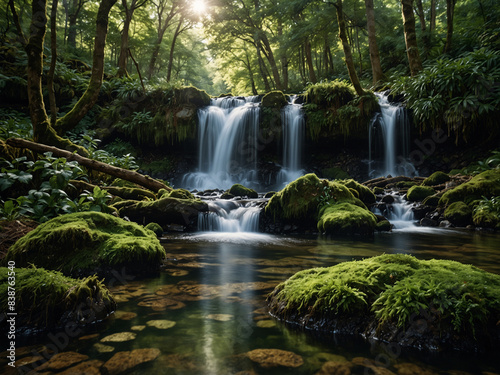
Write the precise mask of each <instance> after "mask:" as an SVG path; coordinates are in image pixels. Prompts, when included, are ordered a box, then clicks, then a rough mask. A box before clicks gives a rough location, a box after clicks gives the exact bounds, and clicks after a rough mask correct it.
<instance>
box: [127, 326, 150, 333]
mask: <svg viewBox="0 0 500 375" xmlns="http://www.w3.org/2000/svg"><path fill="white" fill-rule="evenodd" d="M144 328H146V326H132V327H130V329H131V330H132V331H139V332H140V331H142V330H143V329H144Z"/></svg>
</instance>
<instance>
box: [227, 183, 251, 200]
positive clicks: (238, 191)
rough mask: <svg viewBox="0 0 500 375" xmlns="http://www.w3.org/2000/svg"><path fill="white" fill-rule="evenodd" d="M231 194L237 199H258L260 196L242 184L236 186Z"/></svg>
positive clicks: (232, 187) (231, 189) (230, 190)
mask: <svg viewBox="0 0 500 375" xmlns="http://www.w3.org/2000/svg"><path fill="white" fill-rule="evenodd" d="M228 193H229V194H232V195H234V196H237V197H248V198H258V197H259V194H257V192H256V191H255V190H253V189H249V188H247V187H245V186H243V185H241V184H234V185H233V186H231V188H230V189H229V190H228Z"/></svg>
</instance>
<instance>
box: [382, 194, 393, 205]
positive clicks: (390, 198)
mask: <svg viewBox="0 0 500 375" xmlns="http://www.w3.org/2000/svg"><path fill="white" fill-rule="evenodd" d="M382 202H384V203H388V204H390V203H394V197H393V196H392V195H386V196H384V197H383V198H382Z"/></svg>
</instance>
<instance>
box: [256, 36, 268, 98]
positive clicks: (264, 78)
mask: <svg viewBox="0 0 500 375" xmlns="http://www.w3.org/2000/svg"><path fill="white" fill-rule="evenodd" d="M255 47H256V48H257V59H258V61H259V70H260V76H261V77H262V82H264V90H265V91H266V92H269V91H271V85H270V84H269V80H268V79H267V73H266V64H265V63H264V59H263V58H262V52H261V51H262V47H261V45H260V43H256V44H255Z"/></svg>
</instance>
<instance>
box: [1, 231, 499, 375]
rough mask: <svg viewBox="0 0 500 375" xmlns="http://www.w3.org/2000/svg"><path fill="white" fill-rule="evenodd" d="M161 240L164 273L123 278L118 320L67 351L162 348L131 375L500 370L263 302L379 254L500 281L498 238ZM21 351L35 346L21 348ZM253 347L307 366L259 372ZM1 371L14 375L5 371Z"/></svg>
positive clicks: (243, 235)
mask: <svg viewBox="0 0 500 375" xmlns="http://www.w3.org/2000/svg"><path fill="white" fill-rule="evenodd" d="M163 241H164V243H165V248H166V250H167V261H166V266H165V268H164V269H163V270H162V271H161V273H160V274H159V275H156V276H152V277H150V278H146V279H140V280H139V279H135V278H134V277H131V276H128V275H125V276H124V277H122V278H121V280H120V279H119V282H114V285H113V286H110V289H111V291H112V292H113V294H114V295H115V296H116V299H117V301H118V310H117V311H116V313H115V314H114V315H113V316H111V317H110V318H109V319H107V320H106V321H104V322H102V323H100V324H97V325H94V326H92V327H90V328H88V329H87V330H86V331H85V332H82V333H81V334H80V335H78V337H75V338H73V339H71V340H69V341H68V342H67V343H66V345H65V346H64V347H62V348H61V351H64V352H66V351H73V352H78V353H81V354H85V355H88V356H89V359H91V360H100V361H104V362H105V361H107V360H108V359H109V358H111V357H112V356H113V355H114V354H115V353H117V352H120V351H128V350H133V349H139V348H157V349H159V350H160V352H161V355H160V356H159V357H158V358H157V359H156V360H155V361H153V362H150V363H148V364H146V365H144V366H143V367H137V368H136V369H135V370H134V372H133V374H152V373H155V374H236V373H239V372H241V371H249V372H245V373H251V374H314V373H316V372H317V371H319V370H320V368H321V366H322V364H323V363H324V362H325V361H330V360H333V361H353V360H354V361H360V358H365V359H370V360H375V361H378V362H377V363H378V365H379V366H380V367H385V368H387V369H389V370H390V371H392V372H393V373H395V374H396V373H398V371H397V369H398V368H400V366H403V367H404V366H409V364H412V365H416V366H418V367H419V368H420V369H425V370H428V371H429V372H428V373H430V374H433V373H436V374H437V373H449V374H469V373H470V374H482V373H483V371H489V372H497V373H498V372H499V371H500V361H499V358H498V355H495V354H494V353H490V354H481V355H479V354H474V353H467V354H466V355H464V354H463V353H458V352H456V353H454V352H452V353H432V354H430V353H427V352H419V351H417V350H412V349H407V348H400V347H398V346H397V345H386V344H384V343H377V342H372V343H370V342H365V341H364V340H363V339H362V338H359V337H339V336H337V335H333V334H323V335H318V334H314V333H313V332H304V331H302V330H300V329H296V328H294V327H290V326H287V325H285V324H284V323H282V322H279V321H277V320H275V319H273V318H272V317H271V316H269V315H268V313H267V310H266V303H265V298H266V294H267V293H269V292H270V291H271V290H272V289H273V287H274V286H275V285H276V284H278V283H280V282H282V281H284V280H286V279H287V278H288V277H289V276H291V275H292V274H294V273H295V272H297V271H299V270H302V269H305V268H310V267H317V266H331V265H335V264H337V263H339V262H343V261H349V260H353V259H362V258H364V257H369V256H375V255H379V254H382V253H406V254H412V255H415V256H417V257H418V258H419V259H431V258H440V259H450V260H459V261H461V262H463V263H471V264H474V265H476V266H478V267H480V268H482V269H485V270H487V271H490V272H494V273H497V274H499V273H500V253H499V252H498V249H499V248H500V236H498V234H489V233H477V232H469V231H464V230H453V229H434V230H432V231H416V230H415V231H409V232H406V231H399V230H396V231H394V232H392V233H376V234H375V236H374V237H373V238H372V239H368V240H348V239H344V240H337V239H328V238H322V237H316V236H309V237H308V236H275V235H267V234H261V233H252V232H232V233H226V232H197V233H192V234H177V235H168V236H167V237H165V238H163ZM108 284H109V283H108ZM123 332H131V333H134V335H133V339H130V338H129V341H124V342H108V341H107V340H106V339H105V338H106V337H109V336H110V335H112V334H116V333H123ZM54 337H58V336H57V333H52V335H48V336H44V337H39V338H37V339H33V338H30V339H29V340H28V341H26V342H23V341H22V340H21V339H18V342H17V346H18V353H21V352H23V351H24V352H29V351H30V350H31V349H32V348H37V347H40V346H41V345H47V347H50V346H49V345H52V344H53V343H54V339H53V338H54ZM103 339H104V340H103ZM101 340H103V341H101ZM23 345H30V346H29V347H28V348H26V349H23V348H22V346H23ZM254 349H281V350H286V351H290V352H293V353H295V354H297V355H300V356H301V357H302V359H303V364H302V365H301V366H299V367H297V368H287V367H285V366H278V367H272V368H266V367H262V366H259V365H257V364H256V363H254V362H252V361H250V360H249V359H248V358H247V356H246V353H248V352H249V351H252V350H254ZM19 358H21V356H19ZM19 360H20V361H21V360H22V358H21V359H19ZM363 360H364V359H363ZM3 366H4V365H3V364H2V367H3ZM411 368H414V367H411ZM4 369H5V373H9V372H8V371H7V370H8V368H7V366H5V367H4ZM252 371H253V372H252ZM453 371H461V372H453ZM0 372H1V371H0ZM2 373H4V372H2ZM11 373H12V372H11ZM50 373H51V372H49V374H50ZM370 373H372V372H370ZM412 373H417V372H412ZM388 374H390V373H388Z"/></svg>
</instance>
